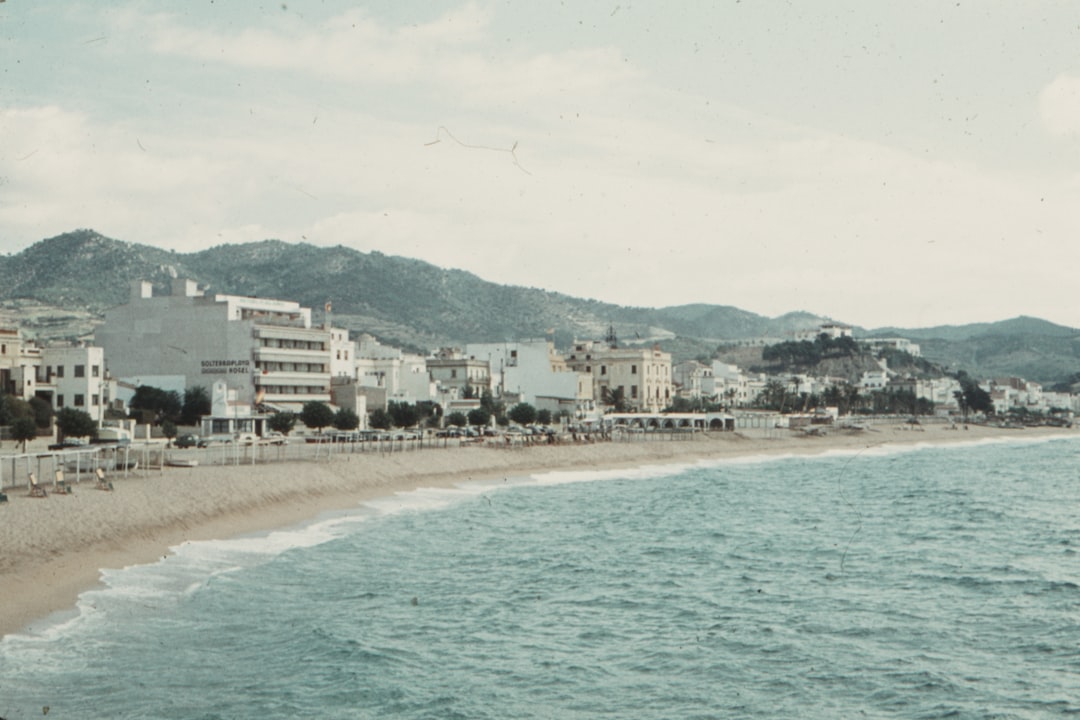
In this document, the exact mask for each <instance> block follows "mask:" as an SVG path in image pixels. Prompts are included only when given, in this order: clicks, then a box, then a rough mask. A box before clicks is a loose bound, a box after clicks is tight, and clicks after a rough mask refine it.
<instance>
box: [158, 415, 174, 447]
mask: <svg viewBox="0 0 1080 720" xmlns="http://www.w3.org/2000/svg"><path fill="white" fill-rule="evenodd" d="M161 434H162V435H164V436H165V439H166V440H167V441H168V442H167V443H166V447H168V446H171V445H172V441H173V438H174V437H176V423H174V422H173V421H172V420H166V421H164V422H163V423H161Z"/></svg>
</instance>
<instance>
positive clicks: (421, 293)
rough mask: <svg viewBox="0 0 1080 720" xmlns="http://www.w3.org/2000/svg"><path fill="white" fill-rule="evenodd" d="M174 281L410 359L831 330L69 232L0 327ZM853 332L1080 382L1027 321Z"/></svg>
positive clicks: (67, 335)
mask: <svg viewBox="0 0 1080 720" xmlns="http://www.w3.org/2000/svg"><path fill="white" fill-rule="evenodd" d="M174 277H185V278H190V279H192V280H195V281H197V282H198V283H199V284H200V286H202V287H205V288H206V289H207V291H208V292H210V293H213V292H219V293H226V294H233V295H250V296H258V297H268V298H279V299H285V300H294V301H297V302H299V303H300V304H301V305H304V306H308V307H311V308H314V309H316V310H317V311H319V312H321V309H322V308H323V307H324V305H325V303H327V302H330V303H332V312H333V318H332V319H333V323H334V324H335V325H337V326H339V327H345V328H348V329H349V330H351V331H353V332H354V333H360V332H366V333H370V334H371V335H374V336H376V337H377V338H379V339H380V340H381V341H382V342H384V343H387V344H391V345H396V346H399V347H403V348H405V349H409V350H414V351H419V352H428V351H430V350H432V349H434V348H437V347H440V346H448V345H458V346H460V345H462V344H464V343H466V342H498V341H503V340H517V339H524V338H536V337H544V336H545V335H552V334H553V335H554V339H555V342H556V345H557V346H558V347H566V346H567V345H569V344H570V343H571V342H572V340H573V339H575V338H577V339H601V338H603V337H604V336H606V335H607V333H608V330H609V328H611V329H614V331H615V332H616V334H617V335H618V337H619V339H620V340H621V341H622V342H623V343H625V344H636V343H641V344H646V343H647V344H659V345H660V346H661V347H663V348H664V349H665V350H669V351H671V352H672V353H673V355H674V356H675V360H676V361H679V360H681V359H687V358H692V357H708V356H711V355H712V354H713V352H714V351H715V350H716V348H717V347H718V346H720V345H723V344H725V343H729V342H730V341H732V340H735V339H740V338H754V337H775V338H790V337H791V335H792V333H793V332H795V331H796V330H804V329H812V328H815V327H817V326H818V325H819V324H821V323H822V322H830V321H832V320H830V319H829V318H825V317H822V316H818V315H814V314H812V313H808V312H791V313H788V314H785V315H781V316H779V317H775V318H768V317H765V316H762V315H757V314H755V313H752V312H748V311H746V310H741V309H739V308H737V307H732V306H726V305H706V304H694V305H680V306H674V307H665V308H644V307H626V306H620V305H614V304H610V303H603V302H599V301H597V300H589V299H583V298H577V297H572V296H569V295H564V294H561V293H555V292H549V291H546V290H542V289H538V288H526V287H519V286H509V285H500V284H497V283H493V282H488V281H486V280H483V279H481V278H479V277H477V276H476V275H473V274H472V273H468V272H465V271H462V270H449V269H443V268H439V267H437V266H435V265H431V264H429V263H426V262H423V261H420V260H414V259H410V258H405V257H398V256H392V255H385V254H382V253H379V252H374V251H373V252H370V253H365V252H360V251H357V250H353V249H350V248H346V247H342V246H336V247H317V246H314V245H309V244H305V243H286V242H282V241H279V240H264V241H262V242H254V243H244V244H235V245H219V246H216V247H213V248H210V249H208V250H203V251H200V252H193V253H177V252H175V251H169V250H163V249H161V248H156V247H152V246H149V245H141V244H136V243H130V242H125V241H121V240H116V239H112V238H108V237H105V236H104V235H101V234H99V233H97V232H95V231H93V230H76V231H73V232H68V233H64V234H62V235H58V236H56V237H52V238H48V239H45V240H41V241H39V242H37V243H35V244H33V245H31V246H30V247H28V248H26V249H24V250H22V251H21V252H19V253H16V254H12V255H8V256H3V257H0V323H3V324H6V325H12V324H18V325H20V326H21V327H22V328H23V329H24V330H25V331H26V332H27V334H28V335H30V336H32V337H37V338H38V339H40V340H44V341H47V340H59V339H69V340H70V339H79V338H85V337H88V336H89V335H91V334H92V332H93V327H94V326H95V325H96V324H97V323H98V322H100V319H101V317H102V313H103V312H104V310H105V309H106V308H108V307H111V306H115V305H119V304H122V303H125V302H127V299H128V297H129V294H130V284H131V282H132V281H133V280H148V281H150V282H151V283H153V284H154V286H155V292H167V288H168V285H169V283H170V280H171V279H172V278H174ZM854 330H855V334H856V336H857V337H860V336H861V337H889V336H899V337H906V338H909V339H911V340H914V341H916V342H918V343H920V345H921V346H922V351H923V355H924V357H926V358H927V359H928V360H930V361H932V362H935V363H937V364H939V365H941V366H943V367H947V368H950V369H953V370H956V369H964V370H967V371H968V372H969V373H971V374H972V375H975V376H977V377H978V376H1001V375H1017V376H1021V377H1025V378H1027V379H1029V380H1036V381H1039V382H1042V383H1044V384H1046V383H1050V384H1052V383H1056V382H1061V381H1065V380H1067V379H1070V378H1071V376H1072V375H1073V374H1074V373H1076V372H1077V370H1080V330H1076V329H1074V328H1068V327H1064V326H1061V325H1055V324H1053V323H1050V322H1047V321H1045V320H1040V319H1038V318H1030V317H1018V318H1013V319H1010V320H1005V321H1002V322H996V323H980V324H971V325H961V326H942V327H931V328H919V329H900V328H877V329H865V328H855V329H854Z"/></svg>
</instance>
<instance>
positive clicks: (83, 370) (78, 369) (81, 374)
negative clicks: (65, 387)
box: [75, 365, 86, 378]
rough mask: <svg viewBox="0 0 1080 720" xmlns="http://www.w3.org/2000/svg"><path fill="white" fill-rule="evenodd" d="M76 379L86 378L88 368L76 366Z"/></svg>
mask: <svg viewBox="0 0 1080 720" xmlns="http://www.w3.org/2000/svg"><path fill="white" fill-rule="evenodd" d="M75 377H77V378H81V377H86V366H85V365H76V366H75Z"/></svg>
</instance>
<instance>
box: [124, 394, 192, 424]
mask: <svg viewBox="0 0 1080 720" xmlns="http://www.w3.org/2000/svg"><path fill="white" fill-rule="evenodd" d="M128 407H129V408H131V409H132V410H139V411H142V413H144V415H148V416H149V418H148V419H149V420H150V422H153V423H154V424H160V423H161V422H162V421H164V420H176V419H177V418H178V417H179V416H180V410H181V408H182V407H183V403H182V402H181V400H180V393H178V392H176V391H175V390H162V389H161V388H157V387H152V386H150V385H140V386H139V387H137V388H135V394H134V395H132V397H131V400H130V401H129V402H128Z"/></svg>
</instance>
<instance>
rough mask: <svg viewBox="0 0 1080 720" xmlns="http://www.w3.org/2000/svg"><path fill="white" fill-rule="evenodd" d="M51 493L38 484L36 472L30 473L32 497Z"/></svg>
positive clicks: (46, 495) (45, 495)
mask: <svg viewBox="0 0 1080 720" xmlns="http://www.w3.org/2000/svg"><path fill="white" fill-rule="evenodd" d="M48 496H49V494H48V493H47V492H45V488H43V487H42V486H40V485H38V481H37V476H36V475H34V473H30V497H48Z"/></svg>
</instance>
